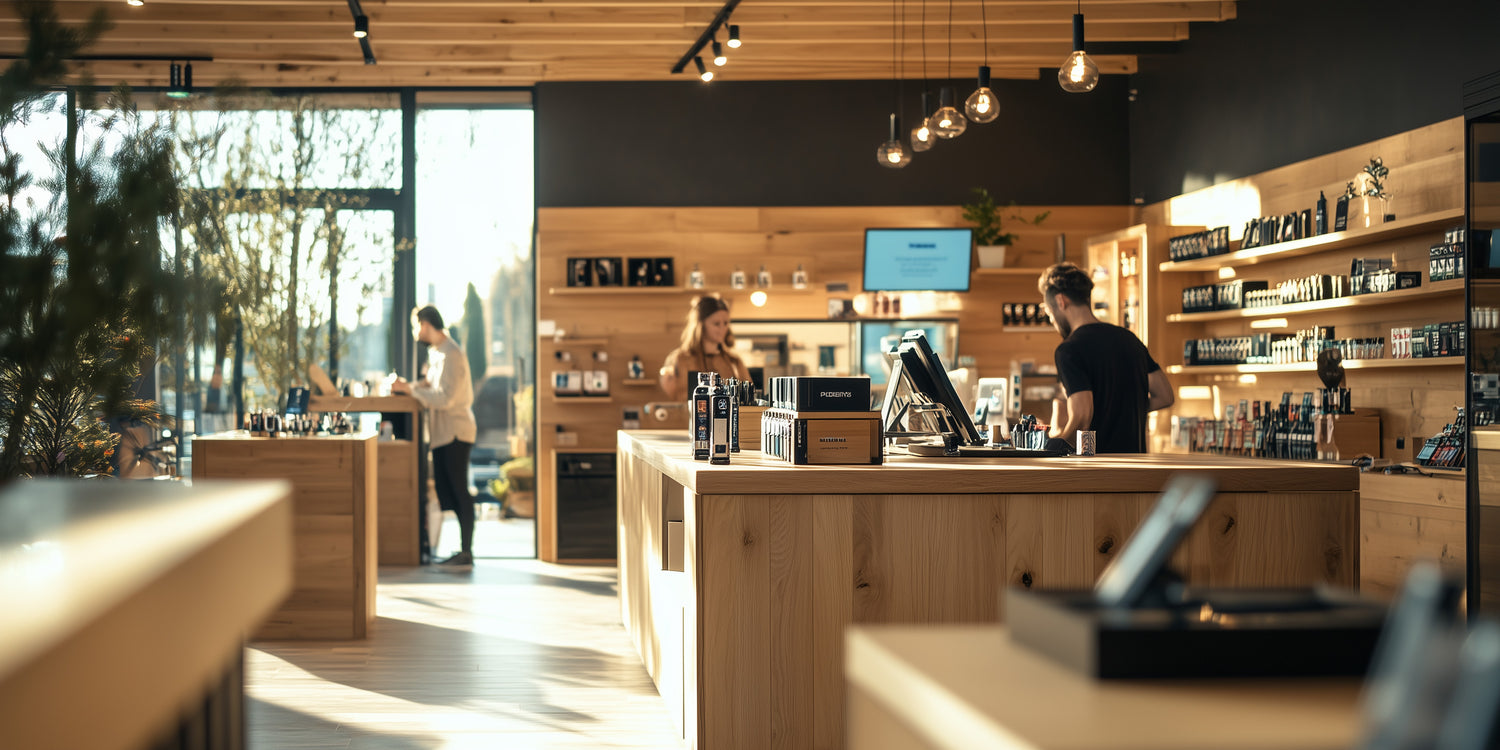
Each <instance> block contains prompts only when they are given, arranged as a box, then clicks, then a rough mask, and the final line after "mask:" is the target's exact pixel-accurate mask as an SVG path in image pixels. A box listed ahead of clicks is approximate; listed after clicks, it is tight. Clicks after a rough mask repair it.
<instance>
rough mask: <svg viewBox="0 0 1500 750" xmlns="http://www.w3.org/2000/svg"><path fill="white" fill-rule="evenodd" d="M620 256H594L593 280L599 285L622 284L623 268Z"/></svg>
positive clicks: (623, 281)
mask: <svg viewBox="0 0 1500 750" xmlns="http://www.w3.org/2000/svg"><path fill="white" fill-rule="evenodd" d="M622 263H623V260H622V259H620V258H595V259H594V280H595V281H597V282H598V285H599V286H624V284H625V269H623V268H621V264H622Z"/></svg>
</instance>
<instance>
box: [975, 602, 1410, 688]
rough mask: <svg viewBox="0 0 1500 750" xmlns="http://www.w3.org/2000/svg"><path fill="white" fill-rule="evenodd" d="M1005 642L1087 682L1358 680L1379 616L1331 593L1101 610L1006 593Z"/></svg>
mask: <svg viewBox="0 0 1500 750" xmlns="http://www.w3.org/2000/svg"><path fill="white" fill-rule="evenodd" d="M1004 596H1005V602H1004V604H1005V606H1004V609H1005V620H1006V624H1007V626H1008V627H1009V628H1010V637H1011V639H1013V640H1014V641H1015V642H1016V643H1018V644H1021V645H1023V646H1026V647H1028V648H1030V649H1032V650H1033V651H1036V652H1037V653H1040V654H1042V655H1043V656H1045V657H1047V658H1049V659H1051V660H1053V661H1054V662H1057V663H1059V664H1062V665H1063V666H1065V667H1067V668H1069V669H1071V670H1073V671H1074V672H1078V673H1080V674H1083V675H1084V676H1087V677H1093V678H1097V679H1150V678H1183V677H1192V678H1197V677H1311V676H1363V675H1364V674H1365V672H1366V670H1367V669H1368V668H1369V665H1370V658H1371V656H1373V654H1374V652H1375V645H1376V642H1377V641H1378V640H1379V638H1380V630H1381V627H1382V626H1383V625H1384V623H1385V617H1386V607H1385V606H1384V605H1382V604H1380V603H1378V602H1374V601H1371V600H1368V599H1364V598H1361V597H1360V596H1359V595H1358V594H1357V593H1355V592H1351V591H1343V590H1339V589H1333V588H1324V587H1318V588H1304V589H1200V590H1193V589H1191V588H1189V589H1188V595H1187V601H1186V603H1184V604H1177V605H1169V606H1165V607H1160V608H1141V609H1105V608H1101V607H1099V606H1098V604H1097V603H1096V599H1095V596H1094V592H1092V591H1028V590H1025V589H1020V588H1010V589H1007V590H1006V592H1005V594H1004Z"/></svg>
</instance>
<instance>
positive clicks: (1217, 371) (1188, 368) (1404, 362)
mask: <svg viewBox="0 0 1500 750" xmlns="http://www.w3.org/2000/svg"><path fill="white" fill-rule="evenodd" d="M1463 363H1464V358H1463V357H1415V358H1408V359H1346V360H1344V369H1345V370H1370V369H1384V368H1395V367H1459V366H1462V365H1463ZM1317 369H1318V363H1316V362H1288V363H1286V364H1280V365H1171V366H1169V367H1167V373H1168V374H1172V375H1178V374H1187V375H1222V374H1228V373H1271V372H1316V371H1317Z"/></svg>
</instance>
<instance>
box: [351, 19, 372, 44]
mask: <svg viewBox="0 0 1500 750" xmlns="http://www.w3.org/2000/svg"><path fill="white" fill-rule="evenodd" d="M369 35H370V17H369V16H355V17H354V38H355V39H364V38H365V37H367V36H369Z"/></svg>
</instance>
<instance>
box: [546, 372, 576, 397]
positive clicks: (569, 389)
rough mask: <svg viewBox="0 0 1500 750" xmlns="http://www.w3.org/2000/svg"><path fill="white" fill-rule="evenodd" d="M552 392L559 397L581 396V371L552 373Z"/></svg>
mask: <svg viewBox="0 0 1500 750" xmlns="http://www.w3.org/2000/svg"><path fill="white" fill-rule="evenodd" d="M552 392H553V393H555V394H557V395H559V396H578V395H581V394H582V393H583V371H581V370H556V371H554V372H553V373H552Z"/></svg>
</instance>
